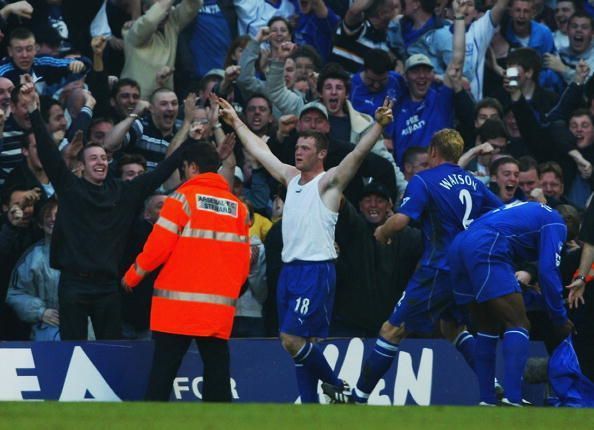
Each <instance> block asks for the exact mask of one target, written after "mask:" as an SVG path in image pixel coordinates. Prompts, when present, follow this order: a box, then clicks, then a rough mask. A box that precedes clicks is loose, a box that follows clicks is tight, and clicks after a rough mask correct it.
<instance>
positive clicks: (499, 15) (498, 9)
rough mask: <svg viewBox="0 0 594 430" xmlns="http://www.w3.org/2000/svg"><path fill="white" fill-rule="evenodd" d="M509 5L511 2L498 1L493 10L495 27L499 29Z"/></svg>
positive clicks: (492, 17) (492, 18)
mask: <svg viewBox="0 0 594 430" xmlns="http://www.w3.org/2000/svg"><path fill="white" fill-rule="evenodd" d="M508 4H509V0H497V3H495V5H494V6H493V8H492V9H491V21H492V22H493V25H494V26H495V27H497V26H498V25H499V23H500V22H501V20H502V19H503V15H504V14H505V11H506V10H507V5H508Z"/></svg>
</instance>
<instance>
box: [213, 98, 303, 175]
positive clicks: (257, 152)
mask: <svg viewBox="0 0 594 430" xmlns="http://www.w3.org/2000/svg"><path fill="white" fill-rule="evenodd" d="M219 107H220V110H221V116H222V118H223V120H224V121H225V122H226V123H227V124H229V125H230V126H231V127H233V129H234V130H235V134H236V135H237V137H238V138H239V140H240V141H241V143H242V144H243V146H244V147H245V149H247V150H248V152H249V153H250V154H252V155H253V156H254V158H255V159H256V160H258V162H259V163H260V164H262V165H263V166H264V168H265V169H266V170H268V172H269V173H270V174H271V175H272V176H273V177H274V178H275V179H276V180H277V181H279V182H280V183H282V184H284V185H288V183H289V181H290V180H291V179H292V178H293V177H294V176H297V175H298V174H299V170H297V168H296V167H295V166H290V165H288V164H283V163H282V162H281V161H280V160H279V159H278V158H276V156H275V155H274V154H273V153H272V151H270V148H269V147H268V145H266V142H264V141H263V140H262V139H260V138H259V137H258V136H256V135H255V134H254V133H252V132H251V130H250V129H249V128H248V127H247V126H246V125H245V124H244V123H243V122H242V121H241V120H240V119H239V117H238V116H237V112H235V109H233V106H231V104H229V102H228V101H227V100H225V99H222V98H219Z"/></svg>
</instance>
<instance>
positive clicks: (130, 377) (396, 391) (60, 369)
mask: <svg viewBox="0 0 594 430" xmlns="http://www.w3.org/2000/svg"><path fill="white" fill-rule="evenodd" d="M373 345H374V340H373V339H359V338H353V339H332V340H329V341H325V342H323V343H322V344H321V347H322V349H323V351H324V355H325V356H326V358H327V360H328V362H329V363H330V365H331V366H332V368H334V369H335V370H336V369H338V371H339V376H340V377H341V378H343V379H345V380H347V381H348V382H349V383H350V384H351V385H354V384H355V383H356V380H357V377H358V376H359V373H360V371H361V365H362V363H363V357H364V356H366V354H367V353H368V352H369V351H370V350H371V349H372V348H373ZM530 348H531V350H530V355H531V356H546V355H547V353H546V350H545V348H544V345H543V344H542V343H541V342H532V343H531V346H530ZM230 350H231V378H232V381H231V382H232V390H233V397H234V401H237V402H279V403H294V402H297V403H299V397H298V393H297V386H296V382H295V375H294V367H293V362H292V361H291V360H290V358H289V357H288V355H287V354H286V353H285V352H284V351H283V350H282V348H281V346H280V343H279V341H278V340H277V339H233V340H231V341H230ZM152 351H153V345H152V342H125V341H118V342H115V341H114V342H99V341H97V342H3V343H0V400H60V401H87V400H88V401H124V400H142V398H143V395H144V392H145V390H146V384H147V381H148V374H149V370H150V366H151V357H152ZM498 354H499V355H498V363H497V364H498V368H497V374H498V375H499V376H500V380H501V374H502V370H503V368H502V365H503V363H502V357H501V353H500V352H499V353H498ZM201 375H202V363H201V361H200V358H199V354H198V351H197V349H196V347H195V345H192V347H191V349H190V350H189V351H188V353H187V354H186V356H185V358H184V361H183V363H182V366H181V368H180V370H179V372H178V376H177V378H176V379H175V381H174V384H173V389H172V395H171V400H174V401H175V400H178V401H197V400H200V399H201V397H202V396H201V388H202V376H201ZM524 388H525V393H524V394H525V398H527V399H528V400H530V401H532V402H533V403H535V404H542V403H543V399H544V385H542V384H541V385H532V386H525V387H524ZM477 399H478V385H477V382H476V377H475V375H474V373H473V372H472V371H471V370H470V368H469V367H468V366H467V364H466V362H465V361H464V359H463V357H462V355H461V354H460V353H458V351H457V350H456V349H455V348H454V347H453V346H452V345H451V344H450V343H449V342H446V341H443V340H415V339H409V340H406V341H404V342H403V343H402V345H401V349H400V352H399V356H398V358H397V361H396V363H395V364H394V365H393V366H392V368H391V369H390V371H389V372H388V373H387V374H386V375H385V376H384V378H382V379H381V380H380V382H379V383H378V385H377V387H376V389H375V391H374V392H373V393H372V395H371V397H370V399H369V403H370V404H375V405H404V404H407V405H473V404H476V403H477V401H478V400H477ZM321 401H322V402H324V401H325V400H324V398H323V396H321Z"/></svg>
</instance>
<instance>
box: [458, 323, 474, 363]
mask: <svg viewBox="0 0 594 430" xmlns="http://www.w3.org/2000/svg"><path fill="white" fill-rule="evenodd" d="M454 345H455V346H456V349H457V350H458V351H460V353H461V354H462V356H463V357H464V359H465V360H466V362H467V363H468V365H469V366H470V368H471V369H472V370H474V365H475V355H476V339H475V338H474V336H473V335H471V334H470V333H468V332H467V331H466V330H464V331H463V332H462V333H460V334H459V335H458V336H456V339H454Z"/></svg>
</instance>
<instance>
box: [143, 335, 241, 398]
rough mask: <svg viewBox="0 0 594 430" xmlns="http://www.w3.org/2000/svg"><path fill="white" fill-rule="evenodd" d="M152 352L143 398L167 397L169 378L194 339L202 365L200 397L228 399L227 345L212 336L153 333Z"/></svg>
mask: <svg viewBox="0 0 594 430" xmlns="http://www.w3.org/2000/svg"><path fill="white" fill-rule="evenodd" d="M153 340H154V342H155V353H154V355H153V367H152V368H151V374H150V377H149V383H148V388H147V391H146V396H145V400H149V401H161V402H166V401H168V400H169V396H170V394H171V388H172V386H173V380H174V379H175V376H176V375H177V371H178V369H179V366H180V365H181V362H182V359H183V358H184V355H185V354H186V352H187V351H188V348H189V347H190V343H191V342H192V340H195V341H196V345H197V346H198V351H200V356H201V357H202V363H203V365H204V371H203V375H204V381H203V384H202V387H203V388H202V400H203V401H205V402H230V401H231V381H230V378H231V376H230V371H229V345H228V343H227V341H226V340H224V339H218V338H215V337H199V336H196V337H193V336H185V335H181V334H171V333H162V332H158V331H154V332H153Z"/></svg>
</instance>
